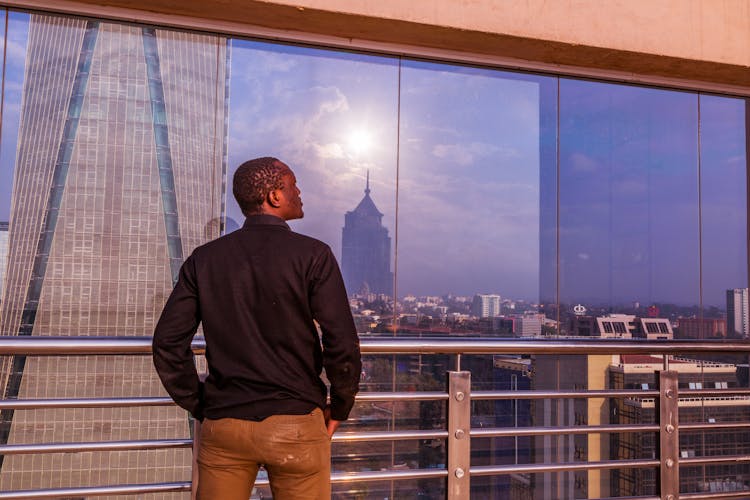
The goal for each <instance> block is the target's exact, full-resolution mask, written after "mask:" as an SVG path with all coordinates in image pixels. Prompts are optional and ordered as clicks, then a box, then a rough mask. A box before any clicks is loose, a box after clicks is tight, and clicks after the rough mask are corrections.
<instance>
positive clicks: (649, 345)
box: [0, 335, 750, 356]
mask: <svg viewBox="0 0 750 500" xmlns="http://www.w3.org/2000/svg"><path fill="white" fill-rule="evenodd" d="M151 341H152V339H151V337H147V336H141V337H53V336H32V337H19V336H15V335H0V355H13V354H25V355H29V356H35V355H36V356H42V355H91V354H109V355H128V354H148V353H150V352H151ZM360 348H361V351H362V353H363V354H458V353H461V354H521V353H523V354H559V355H566V354H589V355H592V354H691V353H717V352H750V341H742V342H739V341H733V342H722V341H701V342H694V341H689V340H686V341H679V340H671V341H661V340H660V341H653V340H630V341H628V340H616V341H612V340H608V339H591V340H579V339H573V338H571V337H567V338H565V339H564V340H524V339H492V340H489V339H487V338H484V337H452V338H411V337H398V338H369V337H363V338H361V339H360ZM205 349H206V342H205V339H204V338H202V337H197V338H195V339H193V350H194V351H195V352H196V353H197V354H203V353H204V352H205Z"/></svg>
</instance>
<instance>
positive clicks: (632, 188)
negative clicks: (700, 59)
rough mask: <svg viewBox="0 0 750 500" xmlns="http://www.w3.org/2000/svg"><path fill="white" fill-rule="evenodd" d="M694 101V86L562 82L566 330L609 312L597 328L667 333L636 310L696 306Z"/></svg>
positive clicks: (688, 310)
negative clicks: (691, 90)
mask: <svg viewBox="0 0 750 500" xmlns="http://www.w3.org/2000/svg"><path fill="white" fill-rule="evenodd" d="M697 109H698V108H697V95H695V94H690V93H684V92H674V91H666V90H656V89H648V88H639V87H631V86H623V85H612V84H602V83H597V82H588V81H581V80H565V79H563V80H561V81H560V290H561V291H560V295H561V296H560V307H561V321H562V323H561V328H562V329H563V331H564V332H566V333H570V334H577V331H578V323H579V322H581V321H584V320H586V319H587V318H596V317H599V318H601V317H604V316H607V315H615V316H611V317H610V318H609V319H608V320H607V322H608V323H610V325H606V326H607V328H605V325H599V326H600V328H598V329H595V331H597V332H599V333H595V334H596V335H601V336H611V337H621V338H625V337H630V336H639V337H643V338H659V337H663V336H665V335H666V336H669V335H670V334H671V333H672V332H670V331H667V332H662V331H661V330H662V329H661V328H660V327H659V326H658V325H657V326H656V329H657V330H659V331H658V332H651V331H650V330H649V328H648V326H647V325H645V324H643V322H642V321H640V319H641V318H644V317H645V318H662V319H663V320H664V322H665V323H669V324H671V323H674V322H675V320H676V319H677V317H679V316H691V315H695V314H697V313H698V311H699V308H700V288H699V265H700V262H699V241H698V238H699V213H698V156H697V152H698V141H697V134H698V117H697ZM577 305H580V306H581V307H579V308H575V306H577ZM575 311H577V312H575ZM609 328H611V329H612V331H611V332H609V331H607V330H609ZM652 328H653V327H652ZM668 330H669V329H668ZM601 332H605V333H606V335H605V333H601Z"/></svg>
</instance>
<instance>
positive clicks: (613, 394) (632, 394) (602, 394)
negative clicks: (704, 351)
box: [471, 389, 682, 400]
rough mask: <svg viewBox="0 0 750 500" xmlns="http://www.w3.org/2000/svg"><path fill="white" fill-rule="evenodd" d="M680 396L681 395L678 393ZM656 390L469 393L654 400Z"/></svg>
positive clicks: (501, 396)
mask: <svg viewBox="0 0 750 500" xmlns="http://www.w3.org/2000/svg"><path fill="white" fill-rule="evenodd" d="M680 394H682V393H680ZM658 395H659V391H657V390H645V391H625V390H615V389H613V390H611V391H607V390H592V391H526V390H524V391H471V399H472V400H475V399H485V400H492V399H562V398H565V399H574V398H582V399H583V398H644V397H645V398H649V397H650V398H655V397H657V396H658Z"/></svg>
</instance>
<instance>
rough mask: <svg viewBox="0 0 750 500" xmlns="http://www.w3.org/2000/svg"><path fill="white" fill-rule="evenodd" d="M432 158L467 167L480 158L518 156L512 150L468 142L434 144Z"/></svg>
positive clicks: (494, 145)
mask: <svg viewBox="0 0 750 500" xmlns="http://www.w3.org/2000/svg"><path fill="white" fill-rule="evenodd" d="M432 154H433V156H435V157H437V158H440V159H443V160H447V161H449V162H452V163H455V164H458V165H461V166H464V167H466V166H469V165H472V164H474V162H475V161H476V160H478V159H481V158H488V157H491V156H495V157H497V156H500V157H502V158H510V157H517V156H520V155H519V154H518V152H516V151H515V150H512V149H507V148H503V147H501V146H498V145H496V144H487V143H485V142H469V143H466V144H461V143H457V144H436V145H435V146H433V148H432Z"/></svg>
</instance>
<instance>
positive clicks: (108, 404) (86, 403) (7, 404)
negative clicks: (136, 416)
mask: <svg viewBox="0 0 750 500" xmlns="http://www.w3.org/2000/svg"><path fill="white" fill-rule="evenodd" d="M174 404H175V403H174V401H173V400H172V398H170V397H154V398H78V399H0V409H2V410H6V409H13V410H36V409H40V408H121V407H130V406H134V407H140V406H172V405H174Z"/></svg>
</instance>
